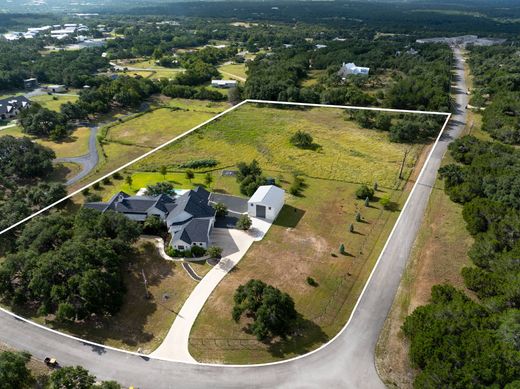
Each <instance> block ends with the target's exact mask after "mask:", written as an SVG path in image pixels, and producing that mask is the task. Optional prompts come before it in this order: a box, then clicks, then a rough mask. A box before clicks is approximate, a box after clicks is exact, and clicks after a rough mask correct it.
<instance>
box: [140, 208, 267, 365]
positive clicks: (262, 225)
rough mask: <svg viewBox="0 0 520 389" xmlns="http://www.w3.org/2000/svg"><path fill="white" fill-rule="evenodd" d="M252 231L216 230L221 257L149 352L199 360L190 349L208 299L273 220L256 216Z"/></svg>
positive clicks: (177, 358)
mask: <svg viewBox="0 0 520 389" xmlns="http://www.w3.org/2000/svg"><path fill="white" fill-rule="evenodd" d="M252 220H253V226H252V227H251V230H250V231H241V230H236V229H224V228H215V229H213V232H212V235H211V240H212V244H213V245H216V246H219V247H222V249H223V252H222V259H221V260H220V262H219V263H218V264H217V265H216V266H215V267H213V269H211V270H210V271H209V272H208V274H206V276H204V278H203V279H202V280H201V281H200V282H199V283H198V284H197V286H196V287H195V289H193V291H192V292H191V294H190V296H189V297H188V298H187V300H186V302H185V303H184V305H183V306H182V308H181V310H180V311H179V313H178V315H177V317H176V318H175V320H174V322H173V325H172V327H171V328H170V331H169V332H168V334H167V335H166V338H165V339H164V341H163V342H162V343H161V345H160V346H159V347H158V348H157V349H156V350H155V351H154V352H153V353H151V354H150V356H152V357H155V358H165V359H174V360H177V361H182V362H196V361H195V359H193V357H192V356H191V355H190V352H189V339H190V332H191V328H192V327H193V324H194V323H195V320H196V319H197V316H198V315H199V313H200V311H201V310H202V308H203V307H204V304H205V303H206V301H207V299H208V298H209V296H210V295H211V293H212V292H213V290H215V288H216V287H217V285H218V284H219V283H220V281H222V279H223V278H224V277H225V276H226V274H227V273H228V272H229V271H230V270H231V269H233V267H235V266H236V264H237V263H238V262H240V260H241V259H242V258H243V257H244V255H245V254H246V252H247V250H249V248H250V247H251V245H252V244H253V243H254V242H255V241H258V240H261V239H262V238H263V237H264V235H265V234H266V233H267V231H268V230H269V228H270V227H271V223H269V222H266V221H264V220H260V219H256V218H253V219H252Z"/></svg>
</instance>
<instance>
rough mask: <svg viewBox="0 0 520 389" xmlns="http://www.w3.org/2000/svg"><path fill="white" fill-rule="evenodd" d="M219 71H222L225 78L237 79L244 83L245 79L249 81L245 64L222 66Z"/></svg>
mask: <svg viewBox="0 0 520 389" xmlns="http://www.w3.org/2000/svg"><path fill="white" fill-rule="evenodd" d="M218 69H219V70H221V71H222V74H223V76H224V78H226V77H231V78H236V79H238V80H239V81H244V79H247V74H246V64H245V63H234V64H228V65H222V66H219V68H218ZM233 76H234V77H233Z"/></svg>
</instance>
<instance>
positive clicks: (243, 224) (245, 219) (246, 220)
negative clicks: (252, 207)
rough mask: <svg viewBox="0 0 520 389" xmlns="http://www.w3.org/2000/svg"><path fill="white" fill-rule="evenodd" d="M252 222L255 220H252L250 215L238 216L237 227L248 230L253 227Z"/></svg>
mask: <svg viewBox="0 0 520 389" xmlns="http://www.w3.org/2000/svg"><path fill="white" fill-rule="evenodd" d="M252 224H253V221H252V220H251V218H250V217H249V216H248V215H241V216H240V217H239V218H238V221H237V225H236V227H237V228H238V229H239V230H244V231H247V230H249V229H250V228H251V225H252Z"/></svg>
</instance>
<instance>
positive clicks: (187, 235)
mask: <svg viewBox="0 0 520 389" xmlns="http://www.w3.org/2000/svg"><path fill="white" fill-rule="evenodd" d="M210 222H211V221H210V219H192V220H190V221H189V222H188V223H186V225H185V226H184V228H183V229H181V230H179V231H177V232H176V233H175V234H174V236H173V240H174V241H175V240H178V239H180V240H182V241H183V242H186V243H188V244H192V243H193V242H205V243H206V244H208V243H209V242H208V230H209V223H210Z"/></svg>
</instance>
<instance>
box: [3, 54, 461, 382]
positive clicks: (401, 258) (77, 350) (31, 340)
mask: <svg viewBox="0 0 520 389" xmlns="http://www.w3.org/2000/svg"><path fill="white" fill-rule="evenodd" d="M455 54H456V59H457V60H456V64H455V65H456V82H457V88H456V91H455V93H456V107H455V111H456V112H455V114H454V115H453V116H452V120H451V122H450V125H449V127H448V128H447V129H446V132H445V134H444V135H443V136H442V137H441V139H440V140H439V142H438V144H437V146H436V147H435V148H434V149H433V150H432V152H431V157H430V158H429V159H428V161H427V163H426V165H425V168H424V171H423V173H422V174H421V175H420V176H419V178H418V182H417V185H416V186H415V187H414V190H413V191H412V194H411V195H410V198H409V200H408V202H407V206H406V207H405V208H404V209H403V210H402V212H401V215H400V217H399V220H398V222H397V223H396V225H395V227H394V230H393V233H392V234H391V237H390V238H389V240H388V242H387V244H386V246H385V248H384V250H383V252H382V254H381V256H380V259H379V261H378V264H377V266H376V268H375V269H374V271H373V273H372V275H371V277H370V279H369V281H368V283H367V285H366V287H365V290H364V293H363V294H362V297H361V298H360V300H359V301H358V304H357V306H356V308H355V310H354V312H353V314H352V317H351V319H350V320H349V323H348V324H347V326H346V327H345V328H344V329H343V330H342V332H341V333H340V334H339V335H338V336H337V337H336V338H335V339H334V340H333V341H332V342H330V343H329V344H327V345H326V346H325V347H322V348H320V349H318V350H317V351H315V352H313V353H311V354H308V355H306V356H303V357H300V358H296V359H293V360H289V361H285V362H280V363H276V364H270V365H258V366H242V367H236V366H226V367H222V366H216V365H202V364H195V365H194V364H186V363H180V362H171V361H164V360H157V359H150V358H147V357H144V356H138V355H133V354H129V353H124V352H121V351H117V350H113V349H109V348H106V347H102V346H95V345H92V344H88V343H86V342H83V341H81V340H77V339H73V338H70V337H65V336H63V335H61V334H58V333H54V332H50V331H49V330H47V329H44V328H41V327H38V326H35V325H32V324H29V323H27V322H25V321H23V320H20V319H16V318H13V317H12V316H10V315H8V314H7V313H5V312H3V311H2V312H0V341H1V342H3V343H6V344H8V345H10V346H12V347H14V348H17V349H20V350H27V351H29V352H31V353H32V354H33V355H34V356H35V357H37V358H43V357H44V356H46V355H52V356H55V357H56V358H58V360H59V361H61V362H62V364H65V365H72V364H74V365H76V364H78V365H82V366H84V367H86V368H87V369H89V370H90V371H91V372H92V373H94V374H96V376H97V377H98V379H115V380H117V381H119V382H120V383H121V384H123V385H128V386H129V385H134V386H136V387H139V388H141V389H143V388H150V389H152V388H153V389H161V388H181V387H182V388H200V387H209V386H211V387H213V388H243V387H251V388H265V387H276V388H315V387H326V388H382V387H384V384H383V383H382V382H381V380H380V379H379V377H378V375H377V372H376V369H375V366H374V349H375V345H376V342H377V339H378V336H379V333H380V330H381V328H382V326H383V324H384V321H385V318H386V316H387V313H388V311H389V309H390V307H391V305H392V301H393V299H394V296H395V293H396V291H397V288H398V286H399V282H400V279H401V275H402V273H403V270H404V268H405V266H406V262H407V259H408V255H409V253H410V250H411V248H412V245H413V243H414V240H415V237H416V235H417V232H418V230H419V227H420V225H421V221H422V217H423V215H424V211H425V209H426V206H427V202H428V198H429V195H430V192H431V188H432V186H433V184H434V183H435V179H436V174H437V170H438V168H439V166H440V162H441V160H442V157H443V155H444V153H445V152H446V149H447V146H448V144H449V143H450V142H451V141H452V140H453V139H454V138H455V137H457V136H458V135H460V134H461V132H462V131H463V129H464V126H465V122H466V114H465V112H464V107H465V106H466V105H467V100H468V97H467V95H466V94H465V91H466V90H467V88H466V85H465V82H464V74H463V65H462V62H461V54H460V52H459V51H458V50H457V49H455Z"/></svg>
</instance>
